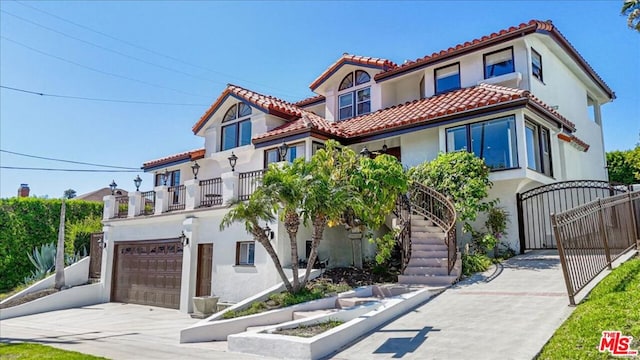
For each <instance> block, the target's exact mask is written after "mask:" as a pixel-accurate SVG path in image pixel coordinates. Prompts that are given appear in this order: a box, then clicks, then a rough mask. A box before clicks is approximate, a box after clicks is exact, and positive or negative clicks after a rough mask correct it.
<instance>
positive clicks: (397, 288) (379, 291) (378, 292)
mask: <svg viewBox="0 0 640 360" xmlns="http://www.w3.org/2000/svg"><path fill="white" fill-rule="evenodd" d="M410 291H411V289H410V288H409V287H408V286H403V285H398V284H390V285H379V286H374V287H373V289H372V293H373V296H377V297H379V298H387V297H392V296H398V295H401V294H406V293H408V292H410Z"/></svg>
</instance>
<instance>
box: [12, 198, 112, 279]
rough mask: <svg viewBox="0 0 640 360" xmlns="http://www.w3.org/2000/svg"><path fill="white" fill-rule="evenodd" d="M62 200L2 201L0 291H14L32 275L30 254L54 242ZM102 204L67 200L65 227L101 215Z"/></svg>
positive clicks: (16, 199)
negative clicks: (28, 255)
mask: <svg viewBox="0 0 640 360" xmlns="http://www.w3.org/2000/svg"><path fill="white" fill-rule="evenodd" d="M61 204H62V201H61V200H60V199H37V198H10V199H0V274H2V275H1V276H0V292H4V291H7V290H10V289H12V288H14V287H15V286H16V285H18V284H20V283H22V281H23V280H24V278H25V277H26V276H28V275H29V274H30V273H31V270H32V267H33V265H32V264H31V262H30V261H29V258H28V257H27V253H28V252H31V251H32V250H33V248H35V247H38V246H40V245H42V244H47V243H52V242H53V243H55V242H57V239H58V226H59V224H60V206H61ZM102 208H103V205H102V203H99V202H89V201H83V200H67V209H66V221H65V226H67V225H69V224H73V223H79V222H82V221H85V219H87V218H91V217H94V218H95V217H98V218H100V217H101V216H102Z"/></svg>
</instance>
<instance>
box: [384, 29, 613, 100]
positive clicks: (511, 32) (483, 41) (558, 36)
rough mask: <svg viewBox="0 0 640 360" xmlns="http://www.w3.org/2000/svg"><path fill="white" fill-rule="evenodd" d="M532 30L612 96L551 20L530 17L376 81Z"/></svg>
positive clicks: (385, 74) (432, 55) (528, 32)
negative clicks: (552, 42)
mask: <svg viewBox="0 0 640 360" xmlns="http://www.w3.org/2000/svg"><path fill="white" fill-rule="evenodd" d="M534 32H541V33H548V34H550V36H551V37H552V38H554V40H556V41H558V42H559V43H560V45H561V46H563V47H564V48H565V50H566V51H567V52H568V53H569V55H570V56H571V57H572V58H573V59H574V60H575V61H576V62H577V63H578V64H580V65H581V66H582V68H583V69H584V71H585V72H586V73H587V74H589V75H590V76H591V78H592V79H593V80H594V81H595V82H596V83H597V84H599V85H600V87H601V88H602V89H603V90H604V91H605V92H606V93H607V94H608V95H609V97H610V98H612V99H615V93H614V92H613V90H611V88H609V86H608V85H607V84H606V83H605V82H604V80H602V78H601V77H600V76H599V75H598V74H597V73H596V72H595V71H594V70H593V68H592V67H591V65H589V64H588V63H587V61H586V60H585V59H584V58H583V57H582V56H581V55H580V54H579V53H578V51H577V50H576V49H575V48H574V47H573V45H571V43H570V42H569V41H568V40H567V39H566V38H565V37H564V35H562V33H560V31H558V29H557V28H556V27H555V26H554V25H553V23H552V22H551V20H547V21H540V20H531V21H529V22H528V23H522V24H520V25H518V26H512V27H510V28H508V29H503V30H500V31H498V32H494V33H491V34H490V35H486V36H483V37H481V38H478V39H474V40H471V41H467V42H465V43H463V44H458V45H456V46H453V47H450V48H448V49H446V50H441V51H440V52H435V53H433V54H431V55H426V56H424V57H421V58H418V59H416V60H415V61H407V62H405V63H404V64H402V65H400V66H396V67H392V68H390V69H388V70H386V71H384V72H381V73H379V74H377V75H375V77H374V79H375V80H376V81H381V80H383V79H387V78H390V77H393V76H395V75H398V74H401V73H404V72H407V71H411V70H413V69H416V68H420V67H423V66H427V65H429V64H431V63H434V62H437V61H442V60H445V59H447V58H450V57H454V56H459V55H462V54H464V53H467V52H471V51H475V50H478V49H479V48H483V47H486V46H489V45H492V44H494V43H500V42H504V41H508V40H511V39H513V38H516V37H521V36H523V35H527V34H531V33H534Z"/></svg>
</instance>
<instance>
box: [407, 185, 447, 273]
mask: <svg viewBox="0 0 640 360" xmlns="http://www.w3.org/2000/svg"><path fill="white" fill-rule="evenodd" d="M409 199H410V203H411V210H412V212H414V213H416V214H419V215H421V216H424V217H426V218H429V220H431V221H432V222H433V223H434V224H435V225H436V226H438V227H439V228H440V229H442V231H444V233H445V238H444V243H445V245H446V246H447V255H448V256H447V259H448V261H447V268H448V273H449V274H451V271H452V270H453V267H454V266H455V264H456V259H457V257H458V245H457V242H456V219H457V216H456V210H455V207H454V206H453V203H452V202H451V200H449V199H448V198H447V197H446V196H445V195H443V194H441V193H439V192H437V191H436V190H434V189H432V188H430V187H427V186H424V185H422V184H420V183H417V182H414V183H413V184H411V188H410V190H409Z"/></svg>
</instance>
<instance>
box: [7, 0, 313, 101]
mask: <svg viewBox="0 0 640 360" xmlns="http://www.w3.org/2000/svg"><path fill="white" fill-rule="evenodd" d="M14 3H16V4H19V5H21V6H24V7H27V8H30V9H32V10H35V11H38V12H40V13H42V14H45V15H48V16H51V17H53V18H56V19H58V20H61V21H64V22H66V23H69V24H72V25H75V26H77V27H79V28H82V29H85V30H88V31H91V32H93V33H96V34H99V35H102V36H104V37H107V38H109V39H112V40H115V41H118V42H121V43H123V44H126V45H128V46H131V47H133V48H137V49H140V50H144V51H146V52H149V53H151V54H154V55H157V56H160V57H163V58H166V59H169V60H173V61H176V62H179V63H181V64H184V65H188V66H191V67H194V68H197V69H200V70H204V71H207V72H210V73H213V74H218V75H221V76H225V77H228V78H232V79H236V80H240V81H243V82H245V83H249V84H254V85H258V86H262V87H264V88H267V89H271V90H274V92H276V91H277V93H279V94H281V95H288V96H295V97H301V95H300V94H297V95H294V94H290V93H287V92H283V91H281V90H280V89H278V88H274V87H271V86H268V85H265V84H261V83H257V82H255V81H249V80H246V79H242V78H239V77H237V76H233V75H229V74H225V73H222V72H220V71H216V70H213V69H210V68H207V67H204V66H201V65H197V64H194V63H192V62H188V61H185V60H182V59H179V58H177V57H174V56H171V55H167V54H164V53H161V52H158V51H155V50H153V49H149V48H147V47H144V46H141V45H138V44H135V43H132V42H130V41H127V40H125V39H121V38H118V37H115V36H113V35H110V34H107V33H105V32H103V31H100V30H96V29H94V28H91V27H89V26H86V25H83V24H80V23H77V22H75V21H72V20H69V19H67V18H64V17H62V16H59V15H56V14H53V13H50V12H48V11H46V10H43V9H40V8H38V7H35V6H32V5H29V4H26V3H24V2H22V1H14ZM305 97H306V96H305Z"/></svg>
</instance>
